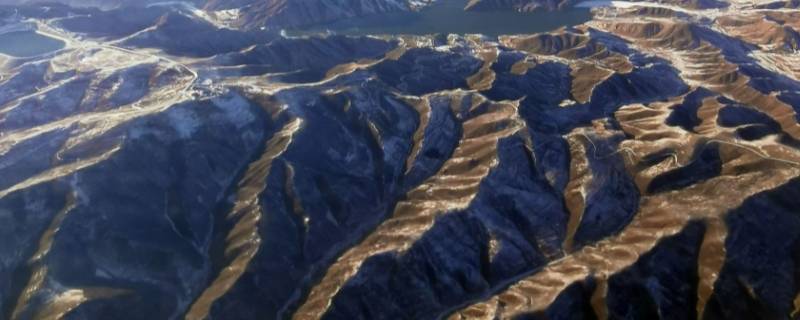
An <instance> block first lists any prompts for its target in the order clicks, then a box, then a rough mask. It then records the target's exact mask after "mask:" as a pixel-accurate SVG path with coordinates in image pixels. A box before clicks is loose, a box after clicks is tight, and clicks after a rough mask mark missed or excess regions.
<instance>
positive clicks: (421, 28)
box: [287, 0, 591, 36]
mask: <svg viewBox="0 0 800 320" xmlns="http://www.w3.org/2000/svg"><path fill="white" fill-rule="evenodd" d="M466 3H467V0H441V1H438V2H437V3H436V4H433V5H431V6H429V7H426V8H424V9H422V10H420V11H419V12H396V13H388V14H380V15H371V16H365V17H359V18H353V19H345V20H341V21H337V22H334V23H327V24H320V25H314V26H309V27H305V28H300V29H296V30H287V32H288V34H289V35H304V34H313V33H320V32H332V33H336V34H345V35H371V34H372V35H384V34H393V35H396V34H413V35H426V34H434V33H444V34H449V33H455V34H474V33H480V34H485V35H488V36H498V35H503V34H528V33H536V32H543V31H550V30H554V29H558V28H560V27H563V26H573V25H577V24H581V23H583V22H586V21H589V20H590V19H591V13H590V9H588V8H569V9H565V10H561V11H554V12H549V11H537V12H533V13H522V12H515V11H511V10H497V11H464V7H465V6H466Z"/></svg>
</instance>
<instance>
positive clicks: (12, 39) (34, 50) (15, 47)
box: [0, 30, 64, 57]
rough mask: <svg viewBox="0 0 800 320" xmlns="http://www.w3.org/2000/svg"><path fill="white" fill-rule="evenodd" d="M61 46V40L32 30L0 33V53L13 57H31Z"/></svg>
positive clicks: (62, 44)
mask: <svg viewBox="0 0 800 320" xmlns="http://www.w3.org/2000/svg"><path fill="white" fill-rule="evenodd" d="M63 47H64V42H63V41H61V40H58V39H54V38H50V37H48V36H45V35H42V34H40V33H37V32H36V31H32V30H28V31H14V32H9V33H4V34H0V53H2V54H7V55H10V56H13V57H32V56H37V55H40V54H45V53H48V52H52V51H56V50H58V49H61V48H63Z"/></svg>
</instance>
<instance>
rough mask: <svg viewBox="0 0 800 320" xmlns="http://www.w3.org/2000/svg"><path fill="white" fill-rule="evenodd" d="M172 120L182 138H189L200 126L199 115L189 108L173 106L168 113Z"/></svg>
mask: <svg viewBox="0 0 800 320" xmlns="http://www.w3.org/2000/svg"><path fill="white" fill-rule="evenodd" d="M167 117H169V120H170V122H171V123H172V125H173V128H174V129H175V132H177V133H178V136H179V137H180V138H182V139H187V138H189V137H191V136H192V134H194V132H195V131H197V128H198V127H199V126H200V120H198V119H197V115H196V114H195V113H194V112H192V111H191V110H190V109H188V108H173V109H172V110H170V111H169V112H168V113H167Z"/></svg>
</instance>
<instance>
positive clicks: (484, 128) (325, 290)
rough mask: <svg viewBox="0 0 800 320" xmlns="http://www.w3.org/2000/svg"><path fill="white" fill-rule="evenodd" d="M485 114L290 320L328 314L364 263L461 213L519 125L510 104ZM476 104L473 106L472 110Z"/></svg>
mask: <svg viewBox="0 0 800 320" xmlns="http://www.w3.org/2000/svg"><path fill="white" fill-rule="evenodd" d="M486 103H487V104H488V106H487V109H488V110H487V111H486V112H485V113H483V114H479V115H475V116H473V117H472V118H470V119H468V120H466V121H464V123H463V124H462V126H463V135H462V137H461V140H460V143H459V145H458V147H457V148H456V149H455V151H454V152H453V154H452V156H451V157H450V158H449V159H448V160H447V161H446V162H445V163H444V164H443V165H442V168H441V169H440V170H439V172H438V173H437V174H436V175H434V176H433V177H431V178H429V179H428V180H426V181H425V182H423V183H422V184H421V185H420V186H418V187H417V188H415V189H413V190H411V191H409V192H408V195H407V200H404V201H401V202H400V203H398V204H397V206H396V208H395V211H394V213H393V214H392V216H391V217H390V218H389V219H387V220H385V221H384V222H383V223H381V224H380V225H379V226H378V227H377V228H376V229H375V231H373V232H372V233H371V234H370V235H369V236H367V237H366V238H365V239H364V240H363V241H361V243H359V244H357V245H356V246H354V247H352V248H350V249H349V250H347V251H346V252H345V253H344V254H343V255H341V256H340V257H339V259H338V260H337V261H336V262H335V263H334V264H333V265H332V266H331V267H329V268H328V270H327V272H326V274H325V276H324V277H323V278H322V279H321V280H320V281H319V282H318V283H317V284H316V285H315V286H314V287H313V288H312V289H311V292H310V293H309V295H308V298H307V299H306V301H305V302H304V303H303V304H302V306H301V307H300V308H299V309H298V311H297V312H296V313H295V314H294V316H293V318H294V319H317V318H320V317H321V316H322V315H323V314H325V311H326V310H327V309H328V307H329V305H330V303H331V300H332V299H333V297H334V296H335V295H336V293H337V292H338V291H339V290H340V289H341V287H342V286H343V285H344V283H346V282H347V280H349V279H350V278H352V277H353V276H354V275H355V274H356V273H357V272H358V270H359V267H360V266H361V265H362V264H363V263H364V262H365V261H366V260H367V259H368V258H369V257H372V256H375V255H378V254H381V253H386V252H395V253H402V252H403V251H405V250H407V249H408V248H409V247H410V246H411V245H412V244H413V243H414V242H415V241H416V240H417V239H419V238H420V237H421V236H422V235H423V234H424V233H425V232H426V231H428V230H429V229H430V228H431V227H432V226H433V224H434V222H435V219H436V218H437V217H438V216H441V215H443V214H445V213H448V212H452V211H456V210H458V209H464V208H466V207H467V206H468V205H469V203H470V202H471V201H472V199H473V198H474V197H475V195H476V194H477V192H478V187H479V185H480V183H481V181H482V180H483V178H484V177H486V176H487V175H488V174H489V172H490V171H491V169H492V167H494V166H495V165H496V163H497V160H496V153H497V150H496V148H497V143H498V141H499V140H500V139H502V138H505V137H508V136H510V135H513V134H514V133H516V132H517V131H518V130H519V129H520V128H521V126H522V123H521V121H520V120H518V119H517V117H516V114H517V106H516V105H515V104H514V103H512V102H486ZM478 106H481V105H476V107H478Z"/></svg>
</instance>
